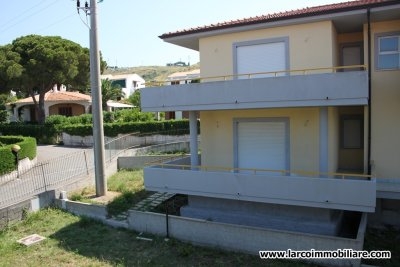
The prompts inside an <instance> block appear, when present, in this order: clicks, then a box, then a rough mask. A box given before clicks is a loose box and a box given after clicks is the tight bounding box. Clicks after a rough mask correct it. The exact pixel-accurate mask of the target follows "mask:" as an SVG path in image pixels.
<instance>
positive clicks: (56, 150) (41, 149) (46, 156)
mask: <svg viewBox="0 0 400 267" xmlns="http://www.w3.org/2000/svg"><path fill="white" fill-rule="evenodd" d="M82 149H87V148H82V147H69V146H57V145H38V146H37V162H44V161H48V160H51V159H55V158H59V157H61V156H64V155H67V154H71V153H74V152H77V151H81V150H82Z"/></svg>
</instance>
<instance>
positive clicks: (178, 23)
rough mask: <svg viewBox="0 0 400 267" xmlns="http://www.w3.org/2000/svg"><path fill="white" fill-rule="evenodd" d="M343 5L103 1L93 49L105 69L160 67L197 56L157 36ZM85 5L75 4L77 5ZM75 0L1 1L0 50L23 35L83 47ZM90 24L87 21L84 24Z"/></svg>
mask: <svg viewBox="0 0 400 267" xmlns="http://www.w3.org/2000/svg"><path fill="white" fill-rule="evenodd" d="M344 1H345V0H278V1H267V0H245V1H243V0H242V1H239V0H201V1H183V0H143V1H135V0H103V2H102V3H99V4H98V9H99V10H98V12H99V16H98V23H99V25H98V26H99V33H98V34H99V47H100V50H101V51H102V53H103V58H104V59H105V60H106V61H107V63H108V65H112V66H113V65H117V66H119V67H134V66H149V65H165V64H166V63H169V62H176V61H180V60H182V61H185V62H187V61H190V62H191V63H192V64H194V63H197V62H198V60H199V56H198V52H197V51H193V50H190V49H186V48H181V47H178V46H175V45H171V44H168V43H165V42H163V41H162V40H161V39H160V38H158V36H159V35H161V34H163V33H167V32H174V31H177V30H181V29H187V28H191V27H196V26H203V25H209V24H212V23H216V22H222V21H227V20H234V19H240V18H247V17H251V16H257V15H263V14H270V13H275V12H280V11H287V10H293V9H298V8H303V7H310V6H316V5H324V4H331V3H338V2H344ZM84 2H85V0H81V5H83V4H84ZM82 20H84V21H85V20H86V17H85V16H84V15H83V14H82V13H81V18H80V17H79V15H78V14H77V11H76V0H29V1H27V0H11V1H3V3H2V4H1V16H0V45H5V44H9V43H11V42H12V41H13V40H14V39H16V38H18V37H20V36H25V35H28V34H39V35H57V36H61V37H63V38H65V39H69V40H72V41H74V42H76V43H79V44H80V45H82V46H84V47H89V31H88V28H87V27H86V26H85V25H84V23H83V22H82ZM88 20H90V18H88Z"/></svg>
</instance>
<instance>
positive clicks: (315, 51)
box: [200, 21, 336, 77]
mask: <svg viewBox="0 0 400 267" xmlns="http://www.w3.org/2000/svg"><path fill="white" fill-rule="evenodd" d="M279 37H289V59H290V64H289V69H292V70H294V69H306V68H319V67H332V66H334V63H335V62H336V57H335V56H334V55H333V52H332V51H335V50H336V49H334V47H335V43H336V32H335V29H334V27H333V24H332V22H331V21H323V22H316V23H308V24H302V25H294V26H285V27H276V28H269V29H261V30H256V31H247V32H241V33H232V34H223V35H219V36H213V37H207V38H202V39H200V62H201V76H202V77H213V76H223V75H232V74H233V51H232V45H233V43H236V42H244V41H253V40H260V39H269V38H279Z"/></svg>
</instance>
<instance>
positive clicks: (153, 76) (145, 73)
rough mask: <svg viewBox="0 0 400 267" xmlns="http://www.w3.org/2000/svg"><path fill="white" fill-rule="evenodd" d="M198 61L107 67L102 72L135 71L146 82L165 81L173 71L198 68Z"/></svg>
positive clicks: (123, 72)
mask: <svg viewBox="0 0 400 267" xmlns="http://www.w3.org/2000/svg"><path fill="white" fill-rule="evenodd" d="M199 68H200V63H197V64H194V65H191V66H186V67H180V66H140V67H129V68H118V69H107V70H105V71H104V74H114V75H115V74H126V73H136V74H138V75H140V76H141V77H143V79H145V81H146V82H151V81H165V80H166V79H167V77H168V75H171V74H172V73H175V72H182V71H190V70H194V69H199Z"/></svg>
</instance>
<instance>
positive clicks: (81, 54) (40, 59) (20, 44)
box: [0, 35, 121, 123]
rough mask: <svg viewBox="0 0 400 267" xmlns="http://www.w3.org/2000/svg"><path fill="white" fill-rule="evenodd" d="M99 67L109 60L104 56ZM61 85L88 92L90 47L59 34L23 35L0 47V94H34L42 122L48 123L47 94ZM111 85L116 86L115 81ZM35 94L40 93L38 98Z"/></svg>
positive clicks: (32, 95) (105, 64)
mask: <svg viewBox="0 0 400 267" xmlns="http://www.w3.org/2000/svg"><path fill="white" fill-rule="evenodd" d="M100 57H101V55H100ZM100 66H101V67H100V68H101V72H103V71H104V70H105V69H106V67H107V63H106V62H105V61H103V60H102V59H101V60H100ZM62 84H64V85H66V86H67V89H68V88H73V89H74V90H79V91H81V92H88V91H89V90H88V88H90V60H89V49H88V48H84V47H82V46H80V45H79V44H77V43H75V42H73V41H70V40H67V39H63V38H61V37H59V36H40V35H27V36H23V37H20V38H17V39H15V40H14V41H13V42H12V43H11V44H7V45H4V46H0V93H5V94H9V93H10V90H14V91H16V92H17V93H19V94H20V95H21V96H24V97H28V96H31V97H32V100H33V102H34V104H35V107H36V110H37V113H38V122H39V123H44V122H45V112H44V97H45V94H46V93H47V92H49V91H50V90H52V89H53V87H55V86H57V87H58V89H60V86H61V85H62ZM108 86H111V87H110V88H113V87H112V84H108ZM114 93H115V92H114ZM116 93H117V94H119V95H120V94H121V93H120V92H119V91H116ZM35 95H38V96H39V97H38V100H36V98H35Z"/></svg>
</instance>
